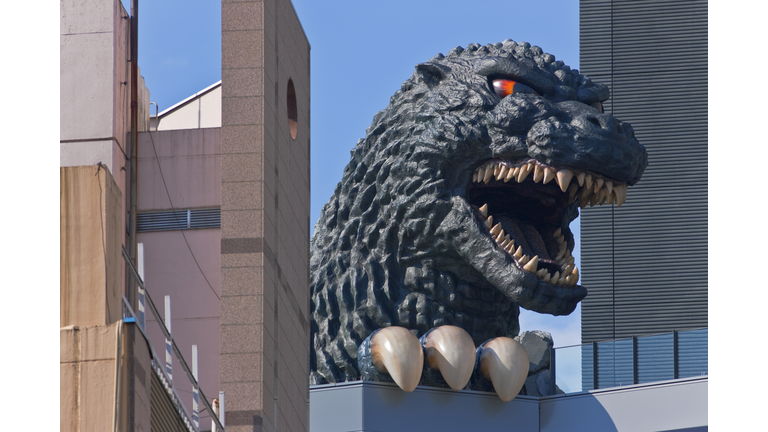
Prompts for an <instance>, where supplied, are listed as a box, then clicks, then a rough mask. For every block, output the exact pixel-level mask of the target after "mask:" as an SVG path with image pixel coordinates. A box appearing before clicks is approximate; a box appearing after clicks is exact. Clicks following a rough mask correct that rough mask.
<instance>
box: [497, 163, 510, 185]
mask: <svg viewBox="0 0 768 432" xmlns="http://www.w3.org/2000/svg"><path fill="white" fill-rule="evenodd" d="M508 172H509V167H508V166H506V165H502V166H501V169H500V170H499V173H498V174H496V181H500V180H504V178H505V177H507V173H508Z"/></svg>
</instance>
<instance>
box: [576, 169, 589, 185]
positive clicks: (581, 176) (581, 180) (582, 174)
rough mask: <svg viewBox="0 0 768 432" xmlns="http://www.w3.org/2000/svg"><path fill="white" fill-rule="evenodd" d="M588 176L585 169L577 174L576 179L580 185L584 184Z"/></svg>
mask: <svg viewBox="0 0 768 432" xmlns="http://www.w3.org/2000/svg"><path fill="white" fill-rule="evenodd" d="M586 176H587V173H585V172H584V171H581V172H579V173H578V174H576V181H578V182H579V186H584V178H585V177H586Z"/></svg>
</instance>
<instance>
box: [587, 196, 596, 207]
mask: <svg viewBox="0 0 768 432" xmlns="http://www.w3.org/2000/svg"><path fill="white" fill-rule="evenodd" d="M595 204H597V194H596V193H593V194H592V195H590V196H589V206H590V207H594V206H595Z"/></svg>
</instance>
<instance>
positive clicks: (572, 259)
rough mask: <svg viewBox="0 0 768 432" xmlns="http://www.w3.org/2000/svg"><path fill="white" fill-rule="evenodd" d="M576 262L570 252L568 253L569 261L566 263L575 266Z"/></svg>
mask: <svg viewBox="0 0 768 432" xmlns="http://www.w3.org/2000/svg"><path fill="white" fill-rule="evenodd" d="M574 261H576V258H574V257H573V256H572V255H571V253H570V252H568V260H567V261H566V262H565V264H566V265H570V264H573V263H574Z"/></svg>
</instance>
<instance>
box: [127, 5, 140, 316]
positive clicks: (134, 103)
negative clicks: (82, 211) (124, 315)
mask: <svg viewBox="0 0 768 432" xmlns="http://www.w3.org/2000/svg"><path fill="white" fill-rule="evenodd" d="M130 50H131V147H132V148H131V187H130V194H131V200H130V210H129V211H130V217H129V220H130V228H129V232H128V236H129V238H130V242H131V244H130V252H131V261H132V262H133V264H134V266H135V265H136V214H137V207H138V201H137V192H138V191H137V189H138V187H137V186H138V185H137V182H138V178H139V149H138V147H139V145H138V143H139V134H138V132H139V131H138V124H139V118H138V117H139V116H138V104H139V102H138V85H139V80H138V56H139V0H131V42H130ZM135 285H136V282H135V280H134V278H133V277H131V278H130V279H129V287H128V293H129V295H128V300H129V301H130V302H131V304H132V305H133V307H134V309H135V308H136V305H135V304H134V301H135V300H134V298H135V296H134V295H133V292H134V290H135Z"/></svg>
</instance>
